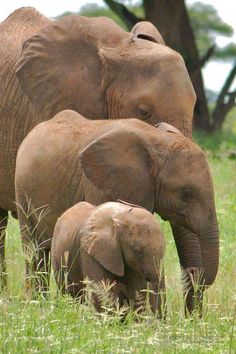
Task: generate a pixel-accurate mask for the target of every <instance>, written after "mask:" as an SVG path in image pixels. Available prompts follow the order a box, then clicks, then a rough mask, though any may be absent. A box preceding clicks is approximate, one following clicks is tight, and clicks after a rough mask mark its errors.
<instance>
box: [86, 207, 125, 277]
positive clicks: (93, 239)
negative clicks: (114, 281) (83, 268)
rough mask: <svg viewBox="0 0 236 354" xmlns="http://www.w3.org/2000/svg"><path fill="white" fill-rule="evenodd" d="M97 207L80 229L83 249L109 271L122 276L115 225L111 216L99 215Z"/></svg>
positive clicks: (121, 259) (119, 249)
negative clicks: (81, 229) (82, 228)
mask: <svg viewBox="0 0 236 354" xmlns="http://www.w3.org/2000/svg"><path fill="white" fill-rule="evenodd" d="M100 214H101V213H100V212H99V209H98V210H97V211H96V210H95V212H94V213H93V214H92V216H91V217H90V218H89V220H88V222H87V223H86V225H85V228H84V230H83V231H82V233H83V237H82V240H81V244H82V247H83V249H84V250H85V251H86V252H87V253H88V254H89V255H90V256H92V257H93V258H94V259H96V261H97V262H99V263H100V264H101V265H102V266H103V267H104V268H106V269H107V270H109V272H111V273H113V274H116V275H118V276H119V277H122V276H123V275H124V262H123V257H122V252H121V247H120V243H119V241H118V239H117V235H116V227H115V225H113V220H112V218H111V217H108V216H104V215H100Z"/></svg>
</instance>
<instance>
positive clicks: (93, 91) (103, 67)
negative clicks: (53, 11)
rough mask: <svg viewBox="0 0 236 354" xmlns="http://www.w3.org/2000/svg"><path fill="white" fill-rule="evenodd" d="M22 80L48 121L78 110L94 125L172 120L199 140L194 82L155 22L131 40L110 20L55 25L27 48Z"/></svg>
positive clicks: (140, 26)
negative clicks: (128, 120)
mask: <svg viewBox="0 0 236 354" xmlns="http://www.w3.org/2000/svg"><path fill="white" fill-rule="evenodd" d="M16 73H17V76H18V79H19V81H20V84H21V87H22V89H23V91H24V92H25V94H26V95H27V96H28V97H29V99H30V100H31V102H32V103H33V104H34V105H35V106H36V108H37V109H38V110H39V112H41V113H43V114H44V115H45V119H46V118H47V117H52V116H53V115H54V114H56V113H57V112H59V111H61V110H63V109H73V110H75V111H77V112H79V113H81V114H83V115H84V116H85V117H87V118H90V119H98V118H105V119H106V118H109V119H116V118H129V117H131V118H132V117H136V118H138V119H141V120H143V121H146V122H148V123H150V124H152V125H155V124H157V123H159V122H161V121H165V122H167V123H170V124H172V125H174V126H175V127H177V128H178V129H180V130H181V131H182V132H183V133H184V134H185V135H187V136H191V132H192V115H193V108H194V104H195V93H194V90H193V87H192V84H191V81H190V78H189V75H188V73H187V70H186V67H185V64H184V61H183V59H182V57H181V56H180V55H179V54H178V53H176V52H175V51H173V50H171V49H170V48H168V47H167V46H165V45H164V41H163V39H162V37H161V35H160V34H159V32H158V31H157V30H156V28H155V27H154V26H153V25H152V24H151V23H148V22H140V23H138V24H137V25H135V27H134V28H133V30H132V31H131V32H130V33H128V32H125V31H124V30H123V29H121V28H120V27H119V26H117V25H116V24H115V23H114V22H113V21H111V20H109V19H107V18H103V17H100V18H93V19H91V18H86V17H81V16H67V17H65V18H62V19H60V20H57V21H52V22H51V23H50V24H49V25H47V26H46V27H44V28H43V29H42V30H41V31H39V32H38V33H37V34H36V35H34V36H33V37H31V38H30V39H29V40H27V41H26V42H25V43H24V45H23V49H22V54H21V58H20V60H19V61H18V63H17V65H16Z"/></svg>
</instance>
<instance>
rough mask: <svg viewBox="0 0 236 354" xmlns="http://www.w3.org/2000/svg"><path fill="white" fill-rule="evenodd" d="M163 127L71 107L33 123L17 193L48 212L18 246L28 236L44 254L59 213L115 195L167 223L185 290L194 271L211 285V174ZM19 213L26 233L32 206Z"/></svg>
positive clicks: (214, 241) (214, 227)
mask: <svg viewBox="0 0 236 354" xmlns="http://www.w3.org/2000/svg"><path fill="white" fill-rule="evenodd" d="M167 130H168V131H162V130H160V129H157V128H155V127H152V126H150V125H148V124H145V123H144V122H141V121H139V120H137V119H127V120H117V121H115V120H113V121H112V120H110V121H104V120H100V121H92V120H87V119H85V118H83V117H82V116H80V115H79V114H78V113H76V112H73V111H63V112H61V113H59V114H57V115H56V116H55V117H54V118H53V119H51V120H50V121H47V122H43V123H41V124H39V125H38V126H37V127H35V128H34V129H33V130H32V131H31V132H30V133H29V134H28V136H27V137H26V138H25V140H24V142H23V143H22V145H21V147H20V149H19V152H18V156H17V164H16V198H17V202H18V203H19V204H20V205H21V206H22V207H23V208H24V209H25V210H26V209H27V198H29V199H30V200H31V203H32V206H33V208H38V207H42V206H48V207H49V208H50V212H49V213H48V214H47V215H46V216H45V217H44V218H43V220H42V222H41V223H40V224H39V227H38V229H37V234H30V235H29V234H27V233H23V235H22V236H23V241H24V243H27V242H28V239H31V240H33V241H34V242H37V243H38V244H41V247H42V248H44V250H45V252H46V254H47V253H48V252H49V250H50V244H51V237H52V235H53V228H54V226H55V223H56V220H57V218H58V217H59V216H60V215H61V214H62V213H63V212H64V211H65V210H67V209H68V208H70V207H71V206H72V205H74V204H75V203H77V202H79V201H87V202H89V203H91V204H94V205H99V204H101V203H104V202H107V201H117V200H118V199H121V200H125V201H128V202H129V203H133V204H137V205H140V206H142V207H144V208H146V209H147V210H149V211H150V212H154V211H155V212H157V213H158V214H159V215H161V217H162V218H164V219H166V220H169V221H170V223H171V226H172V230H173V235H174V238H175V242H176V246H177V250H178V255H179V259H180V264H181V267H182V268H183V269H184V270H185V271H184V272H183V274H184V275H185V281H186V289H189V287H190V289H191V291H192V288H191V284H189V283H188V282H189V279H190V278H191V277H190V275H191V274H193V276H195V275H196V274H197V272H198V270H199V269H201V268H203V269H202V273H201V277H200V278H199V279H198V282H199V283H200V284H205V285H210V284H212V283H213V282H214V279H215V277H216V274H217V270H218V261H219V235H218V224H217V219H216V211H215V203H214V191H213V184H212V178H211V173H210V170H209V167H208V164H207V161H206V158H205V155H204V153H203V152H202V150H201V149H200V148H199V147H198V146H197V145H196V144H194V143H193V142H192V141H191V140H190V139H188V138H186V137H184V136H183V135H181V134H178V132H176V133H174V132H171V131H170V127H169V126H168V127H167ZM173 131H174V130H173ZM26 196H27V198H26ZM18 213H19V218H20V223H21V226H22V227H23V226H24V224H25V223H27V224H28V226H29V227H30V228H31V230H33V229H34V227H35V225H36V224H37V222H38V218H37V217H36V216H37V215H38V214H39V211H38V212H36V215H32V217H30V218H28V219H27V218H25V217H24V215H23V214H22V212H21V209H20V208H19V209H18ZM39 235H40V237H39ZM188 273H191V274H188ZM191 291H190V292H189V296H187V303H188V309H189V310H190V311H191V310H192V309H193V307H194V304H193V296H192V295H193V294H192V293H191Z"/></svg>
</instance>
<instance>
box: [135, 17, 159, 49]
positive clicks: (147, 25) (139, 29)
mask: <svg viewBox="0 0 236 354" xmlns="http://www.w3.org/2000/svg"><path fill="white" fill-rule="evenodd" d="M131 32H132V33H133V34H134V38H141V39H145V40H147V41H151V42H155V43H159V44H163V45H165V42H164V39H163V38H162V36H161V34H160V32H159V31H158V30H157V28H156V27H155V26H154V25H153V24H152V23H151V22H148V21H142V22H138V23H136V25H135V26H134V27H133V28H132V29H131Z"/></svg>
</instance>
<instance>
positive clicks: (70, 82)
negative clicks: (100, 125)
mask: <svg viewBox="0 0 236 354" xmlns="http://www.w3.org/2000/svg"><path fill="white" fill-rule="evenodd" d="M89 27H91V19H87V18H85V17H81V16H72V15H71V16H66V17H64V18H62V19H60V20H57V21H52V22H51V23H50V24H49V25H47V26H45V27H43V28H42V29H41V30H40V31H39V32H38V33H37V34H35V35H34V36H32V37H31V38H30V39H28V40H27V41H26V42H25V43H24V44H23V48H22V53H21V57H20V60H19V61H18V62H17V64H16V75H17V77H18V80H19V82H20V85H21V88H22V90H23V91H24V93H25V94H26V95H27V96H28V98H29V99H30V101H31V102H32V103H33V104H34V106H35V107H36V108H37V109H38V110H39V112H41V113H43V114H44V115H45V117H46V118H47V117H52V116H53V115H55V114H56V113H58V112H59V111H61V110H64V109H73V110H75V111H78V112H80V113H81V114H82V115H85V116H86V117H88V118H90V115H92V112H94V111H96V112H97V116H99V115H100V114H101V116H102V114H103V104H102V103H101V102H103V100H102V99H101V96H102V89H101V81H102V63H101V60H100V58H99V56H98V54H97V48H96V43H95V42H94V41H92V39H90V38H88V34H87V33H89V30H88V28H89ZM86 28H87V30H86ZM91 88H93V90H92V92H93V93H92V94H91V95H90V100H88V99H87V98H88V93H91ZM86 102H87V103H86ZM101 106H102V108H101ZM92 107H93V108H92ZM91 109H93V111H92V112H91ZM85 113H86V114H85Z"/></svg>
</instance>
